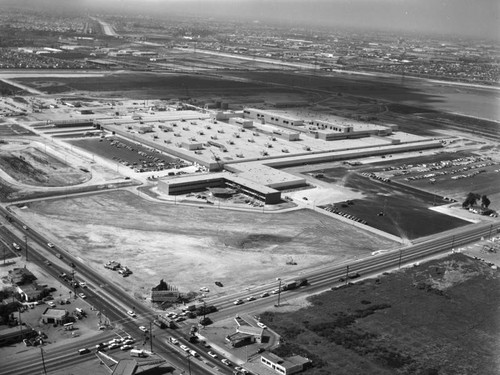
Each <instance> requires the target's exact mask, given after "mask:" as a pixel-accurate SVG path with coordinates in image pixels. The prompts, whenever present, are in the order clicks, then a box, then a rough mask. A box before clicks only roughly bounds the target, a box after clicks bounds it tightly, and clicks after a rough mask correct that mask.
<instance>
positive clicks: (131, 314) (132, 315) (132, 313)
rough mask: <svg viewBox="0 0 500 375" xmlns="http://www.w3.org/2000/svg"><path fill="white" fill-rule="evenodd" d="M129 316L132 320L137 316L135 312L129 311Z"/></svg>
mask: <svg viewBox="0 0 500 375" xmlns="http://www.w3.org/2000/svg"><path fill="white" fill-rule="evenodd" d="M127 314H128V315H130V316H131V317H132V318H135V317H136V316H137V315H136V314H135V312H133V311H132V310H129V311H127Z"/></svg>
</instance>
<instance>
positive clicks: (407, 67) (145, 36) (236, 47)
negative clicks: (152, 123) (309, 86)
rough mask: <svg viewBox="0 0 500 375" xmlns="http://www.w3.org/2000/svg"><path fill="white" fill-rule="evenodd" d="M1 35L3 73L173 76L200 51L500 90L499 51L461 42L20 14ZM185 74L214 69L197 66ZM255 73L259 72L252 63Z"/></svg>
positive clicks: (229, 23) (5, 17)
mask: <svg viewBox="0 0 500 375" xmlns="http://www.w3.org/2000/svg"><path fill="white" fill-rule="evenodd" d="M0 30H1V31H2V35H4V37H3V38H2V40H1V41H0V57H1V58H0V69H19V68H21V69H103V68H105V69H123V68H134V69H140V70H154V71H158V70H166V71H168V70H179V66H177V65H176V64H174V63H173V61H172V59H174V58H175V53H181V52H190V53H197V52H200V53H206V54H209V53H216V54H218V53H220V54H231V55H239V56H241V58H242V59H243V61H244V60H245V59H246V60H247V61H249V62H252V61H253V62H254V63H255V62H261V63H264V62H267V63H269V64H273V63H277V64H278V65H279V67H280V69H286V68H287V67H288V68H292V69H297V68H305V69H313V70H322V71H332V70H352V71H366V72H377V73H389V74H396V75H401V76H417V77H425V78H433V79H445V80H451V81H460V82H468V83H477V84H481V85H496V84H498V81H499V77H500V74H499V73H500V64H499V63H500V49H499V47H498V45H496V44H495V43H493V42H492V41H488V40H483V41H474V42H472V41H471V40H466V39H462V38H458V37H455V38H453V37H445V36H443V37H436V36H424V35H422V36H416V35H394V34H391V33H382V32H368V31H367V32H365V33H362V32H359V31H356V32H352V31H340V30H339V31H332V30H327V29H324V28H318V29H315V30H313V29H305V28H299V27H297V28H295V29H289V28H284V27H283V28H282V27H280V26H279V25H271V24H267V25H266V24H263V23H257V22H241V23H237V22H236V21H234V20H225V21H217V20H214V19H210V20H202V19H198V18H197V19H192V18H187V17H186V18H184V19H181V18H172V19H168V20H165V19H155V18H152V17H145V16H140V15H137V16H133V17H132V16H116V15H102V16H99V17H92V16H89V15H75V16H65V18H62V19H61V18H60V17H58V16H56V15H54V14H51V13H39V12H35V11H32V12H29V11H28V12H27V11H26V10H22V11H21V10H18V9H6V11H4V12H2V14H1V15H0ZM185 68H186V69H192V70H196V69H200V70H205V69H207V68H210V66H207V65H204V64H201V63H200V62H194V61H193V62H192V64H190V65H189V66H185ZM217 68H218V69H222V68H223V67H221V66H217ZM232 68H233V67H232V66H226V69H232ZM239 68H241V66H239ZM248 68H249V69H252V65H251V63H249V64H248ZM275 68H276V67H275Z"/></svg>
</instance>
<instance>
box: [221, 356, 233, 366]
mask: <svg viewBox="0 0 500 375" xmlns="http://www.w3.org/2000/svg"><path fill="white" fill-rule="evenodd" d="M221 362H222V363H224V364H225V365H226V366H231V362H229V361H228V360H227V359H226V358H224V359H221Z"/></svg>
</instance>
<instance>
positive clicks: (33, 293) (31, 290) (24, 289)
mask: <svg viewBox="0 0 500 375" xmlns="http://www.w3.org/2000/svg"><path fill="white" fill-rule="evenodd" d="M16 289H17V292H18V293H19V294H20V295H21V298H22V300H23V301H26V302H32V301H38V300H39V299H41V298H43V295H44V292H45V288H43V287H41V286H40V285H38V284H37V283H36V282H33V283H30V284H25V285H18V286H17V287H16Z"/></svg>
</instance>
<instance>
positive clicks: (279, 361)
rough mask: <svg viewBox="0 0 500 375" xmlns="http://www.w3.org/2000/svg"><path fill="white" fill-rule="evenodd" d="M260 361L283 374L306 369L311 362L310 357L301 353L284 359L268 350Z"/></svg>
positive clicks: (288, 374) (287, 374) (286, 374)
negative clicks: (302, 355) (305, 356)
mask: <svg viewBox="0 0 500 375" xmlns="http://www.w3.org/2000/svg"><path fill="white" fill-rule="evenodd" d="M260 361H261V363H262V364H264V365H266V366H267V367H270V368H271V369H273V370H274V371H276V373H278V374H283V375H290V374H296V373H297V372H300V371H302V370H304V369H305V367H306V366H307V365H308V364H309V363H311V361H310V360H309V359H307V358H304V357H301V356H299V355H295V356H292V357H288V358H285V359H284V358H281V357H278V356H277V355H275V354H273V353H268V352H265V353H262V355H261V357H260Z"/></svg>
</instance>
